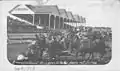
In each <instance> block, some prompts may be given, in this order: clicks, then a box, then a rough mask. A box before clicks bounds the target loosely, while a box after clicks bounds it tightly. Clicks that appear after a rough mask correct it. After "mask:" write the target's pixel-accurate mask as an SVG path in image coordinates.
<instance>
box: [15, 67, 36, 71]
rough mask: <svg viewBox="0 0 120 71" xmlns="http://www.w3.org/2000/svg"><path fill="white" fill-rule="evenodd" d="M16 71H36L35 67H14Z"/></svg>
mask: <svg viewBox="0 0 120 71" xmlns="http://www.w3.org/2000/svg"><path fill="white" fill-rule="evenodd" d="M14 71H35V67H34V66H32V67H29V66H28V67H24V66H21V67H17V66H16V67H14Z"/></svg>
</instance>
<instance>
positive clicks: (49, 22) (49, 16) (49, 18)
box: [48, 14, 51, 29]
mask: <svg viewBox="0 0 120 71" xmlns="http://www.w3.org/2000/svg"><path fill="white" fill-rule="evenodd" d="M50 18H51V14H49V19H48V20H49V29H50Z"/></svg>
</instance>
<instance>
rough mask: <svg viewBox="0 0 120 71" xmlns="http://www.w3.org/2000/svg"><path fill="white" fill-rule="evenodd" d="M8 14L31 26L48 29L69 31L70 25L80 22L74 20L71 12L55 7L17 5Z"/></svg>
mask: <svg viewBox="0 0 120 71" xmlns="http://www.w3.org/2000/svg"><path fill="white" fill-rule="evenodd" d="M10 14H12V15H14V16H16V17H19V18H21V19H24V20H26V21H28V22H29V23H31V24H32V25H37V26H41V27H44V28H48V29H70V28H72V25H71V24H73V23H76V22H79V21H80V20H75V19H74V16H73V14H72V12H70V11H66V10H65V9H59V8H58V6H57V5H39V6H33V5H17V6H15V7H14V8H13V9H12V10H11V11H10ZM67 23H70V24H67Z"/></svg>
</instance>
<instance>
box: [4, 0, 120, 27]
mask: <svg viewBox="0 0 120 71" xmlns="http://www.w3.org/2000/svg"><path fill="white" fill-rule="evenodd" d="M4 1H7V0H4ZM9 1H10V0H9ZM12 1H15V0H12ZM19 1H21V2H14V3H12V4H10V3H9V4H8V3H7V4H6V5H9V6H7V9H11V8H13V7H14V6H15V5H16V4H19V3H23V4H33V5H38V2H40V0H24V1H23V0H19ZM28 1H29V2H28ZM47 5H58V7H59V8H63V9H66V10H67V11H71V12H72V13H73V14H79V15H80V16H83V17H85V18H86V21H87V23H86V25H88V26H105V27H107V26H108V27H112V26H113V25H114V23H117V22H118V21H119V18H120V3H119V2H118V1H117V0H49V2H48V3H47Z"/></svg>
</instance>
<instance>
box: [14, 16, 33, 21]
mask: <svg viewBox="0 0 120 71" xmlns="http://www.w3.org/2000/svg"><path fill="white" fill-rule="evenodd" d="M15 16H17V17H19V18H21V19H23V20H26V21H28V22H31V23H32V22H33V17H32V15H27V14H25V15H22V14H15Z"/></svg>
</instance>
